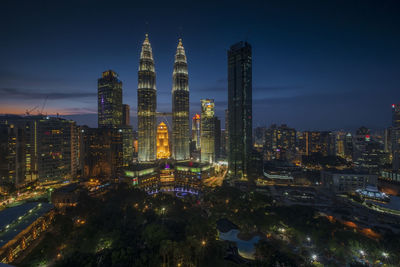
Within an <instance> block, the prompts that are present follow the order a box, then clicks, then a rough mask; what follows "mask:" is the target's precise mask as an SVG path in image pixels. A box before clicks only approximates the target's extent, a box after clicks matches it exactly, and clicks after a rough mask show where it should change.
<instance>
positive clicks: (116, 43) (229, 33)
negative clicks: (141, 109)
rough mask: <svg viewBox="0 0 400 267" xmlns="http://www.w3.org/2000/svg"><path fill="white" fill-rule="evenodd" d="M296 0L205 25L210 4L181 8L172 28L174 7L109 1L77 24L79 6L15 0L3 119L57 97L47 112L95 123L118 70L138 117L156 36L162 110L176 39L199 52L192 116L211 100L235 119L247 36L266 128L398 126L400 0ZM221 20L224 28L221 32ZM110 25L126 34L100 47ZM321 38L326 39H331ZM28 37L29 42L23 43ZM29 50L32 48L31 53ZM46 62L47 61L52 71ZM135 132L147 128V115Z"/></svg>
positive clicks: (194, 59)
mask: <svg viewBox="0 0 400 267" xmlns="http://www.w3.org/2000/svg"><path fill="white" fill-rule="evenodd" d="M290 3H291V2H290V1H288V2H284V3H282V5H275V4H271V3H265V4H261V3H257V2H254V3H251V4H248V5H246V6H241V4H242V3H241V2H240V1H239V2H234V4H233V5H232V6H230V7H225V5H224V4H223V3H218V4H215V8H214V9H213V10H209V12H210V16H208V17H209V19H208V20H202V21H203V22H204V23H203V24H201V25H199V26H197V24H196V23H195V22H196V21H198V20H199V18H201V17H203V16H204V12H205V10H206V8H205V6H199V8H196V9H193V7H191V6H190V5H184V6H183V7H179V8H177V9H176V10H174V11H172V10H170V11H171V15H173V14H178V13H179V14H181V16H182V17H181V19H172V20H167V22H166V23H165V25H164V24H162V22H163V21H164V20H163V18H166V16H167V15H166V13H168V12H163V11H164V10H165V8H166V6H165V5H161V6H160V7H159V8H157V9H155V10H154V12H155V15H156V16H154V18H149V17H148V15H146V10H148V9H146V8H143V7H138V8H137V9H134V8H133V6H129V5H125V6H126V10H122V9H121V7H108V6H107V8H106V7H105V6H104V5H102V4H101V3H100V4H99V5H97V6H95V7H92V6H91V5H90V4H88V3H86V4H80V5H79V6H80V9H78V11H75V13H74V15H75V17H76V19H74V21H71V17H69V16H68V15H67V13H68V12H65V10H67V11H68V10H70V9H71V8H73V7H72V6H69V5H68V4H59V5H54V6H49V7H48V8H47V9H43V10H41V9H40V6H39V7H36V6H31V5H29V4H27V5H24V6H23V7H20V8H17V7H16V6H15V4H13V3H11V2H6V5H5V9H4V10H6V11H9V12H7V13H6V14H5V15H4V16H3V17H2V20H4V23H5V22H7V25H9V27H7V28H5V29H2V30H1V31H2V34H3V36H5V41H4V42H3V44H2V48H3V49H2V50H1V51H2V52H1V55H2V58H3V59H4V60H3V64H4V65H3V66H2V67H1V68H0V91H1V93H2V95H3V98H2V100H1V101H0V104H1V109H0V113H19V114H22V113H24V112H25V110H29V109H32V108H33V107H35V106H41V105H42V104H43V102H44V99H45V98H46V97H47V98H48V100H47V103H46V106H45V109H44V111H45V112H47V113H48V114H56V113H57V112H58V113H60V114H67V113H68V114H71V113H73V114H89V115H81V116H78V115H75V116H72V117H71V116H67V117H68V118H70V119H75V120H76V121H77V122H78V124H84V123H86V124H89V125H90V126H92V127H94V126H95V124H93V122H96V121H97V118H96V115H93V114H94V113H95V112H96V102H95V99H94V98H93V96H95V95H96V79H97V78H98V73H101V72H102V71H104V70H106V69H113V70H115V71H116V72H117V73H118V74H119V75H120V79H121V81H122V82H123V83H124V89H125V90H124V96H123V97H124V99H125V100H126V101H124V102H125V103H126V104H129V105H130V106H131V114H135V113H136V111H137V106H136V103H137V99H136V96H135V95H136V92H135V87H136V85H137V80H136V79H137V78H136V77H135V69H137V62H138V58H139V52H138V51H139V47H140V43H141V39H142V36H143V34H144V33H145V32H148V33H149V34H150V35H151V36H152V40H153V41H152V43H153V44H154V46H155V47H154V51H153V52H154V57H155V61H156V62H157V69H158V70H160V72H159V74H158V75H157V84H158V85H159V86H158V87H159V88H158V93H159V103H158V104H159V108H158V111H168V110H170V109H171V103H170V85H171V83H172V77H171V71H172V61H173V59H171V56H170V55H171V54H172V53H174V52H175V50H176V45H175V44H176V39H177V38H178V37H182V38H183V41H184V43H185V48H186V49H187V50H188V53H190V59H189V62H188V64H189V72H190V73H191V103H190V104H191V111H190V115H191V116H193V115H194V113H196V112H197V113H198V112H199V111H200V104H199V103H200V99H201V98H202V97H207V98H213V99H215V101H216V115H217V116H218V117H219V118H221V119H222V120H223V117H224V116H223V112H224V110H225V109H226V107H227V99H226V92H227V81H226V80H227V74H226V58H225V53H226V51H227V49H228V47H229V45H231V44H232V43H234V42H236V41H238V40H246V39H247V40H248V41H249V42H250V43H251V44H252V46H253V49H254V53H253V55H254V71H253V72H254V74H253V76H254V77H253V83H254V101H253V106H254V123H253V126H254V127H256V126H268V125H270V124H272V123H278V124H279V123H286V124H288V125H289V126H291V127H295V128H298V129H327V130H329V129H334V128H343V129H356V128H358V127H359V126H361V125H366V126H367V127H369V128H383V127H386V126H387V125H390V119H388V118H389V116H390V112H391V110H390V105H391V104H393V103H397V102H398V101H397V100H396V99H400V93H399V92H398V90H396V89H397V84H398V82H399V78H398V77H397V76H396V73H397V70H398V64H397V62H398V59H399V58H400V54H399V51H397V49H396V47H397V46H398V44H399V37H398V35H396V34H393V33H395V32H396V27H395V25H396V24H398V22H399V18H398V17H397V16H396V15H395V14H397V13H396V11H398V10H399V5H398V4H396V3H395V2H391V1H388V2H387V5H382V6H379V7H376V6H374V4H373V2H372V1H366V2H363V4H362V5H361V4H357V3H353V2H352V3H346V4H345V3H344V2H337V3H336V5H334V6H332V5H333V4H329V3H325V4H322V3H313V4H312V3H311V2H307V1H306V2H305V3H304V7H297V8H298V9H294V8H291V6H290ZM241 7H243V8H241ZM38 8H39V9H38ZM89 8H90V10H91V11H93V12H92V13H93V14H94V15H95V17H101V16H98V15H102V14H104V13H105V12H108V8H110V9H111V10H114V11H119V13H118V14H119V16H120V17H119V18H118V19H117V20H116V21H115V23H114V24H113V25H111V26H107V25H104V22H101V21H99V19H94V20H93V22H92V23H87V20H88V19H90V18H91V17H92V16H93V14H89V15H88V16H84V15H87V14H86V13H85V12H86V11H88V10H89ZM225 8H226V11H227V12H231V14H232V15H224V16H223V17H222V18H221V19H222V21H221V20H220V19H219V17H217V16H214V15H216V14H218V12H220V11H221V10H225ZM332 8H333V9H332ZM335 8H336V9H340V8H346V12H342V13H340V16H337V15H335V10H336V9H335ZM32 10H33V11H35V10H36V11H37V12H36V13H38V14H41V15H42V16H41V17H42V20H41V19H39V20H34V22H33V25H32V26H33V29H32V32H31V33H29V31H30V28H29V27H28V26H27V25H28V24H27V23H25V22H26V21H27V19H29V18H31V17H30V16H31V15H30V14H31V13H30V12H31V11H32ZM17 11H18V13H17ZM190 11H192V12H190ZM300 11H302V12H300ZM32 13H35V12H32ZM164 13H165V14H164ZM24 14H25V15H26V16H23V15H24ZM239 14H241V15H243V17H244V19H247V20H248V23H247V24H246V26H244V25H241V24H238V23H237V22H235V20H234V18H235V16H239ZM264 14H268V15H269V16H265V15H264ZM55 15H59V16H60V18H59V19H58V20H55V21H54V23H53V24H52V25H47V24H46V25H44V24H43V23H44V22H45V19H48V18H51V17H53V16H55ZM135 15H137V16H135ZM169 15H170V14H168V17H169ZM310 15H313V16H316V17H317V18H318V19H319V24H318V25H315V24H313V23H312V21H311V20H310V18H309V17H310ZM11 16H13V17H11ZM113 16H115V15H113ZM131 17H135V18H134V19H132V18H131ZM266 17H268V18H266ZM311 17H312V16H311ZM17 18H18V20H17ZM18 21H19V22H18ZM80 23H86V24H84V25H85V27H83V28H82V29H79V27H75V28H74V29H76V30H74V31H73V32H71V31H70V29H71V28H72V27H74V26H77V25H79V24H80ZM131 25H135V27H131ZM161 25H162V26H161ZM210 25H215V27H214V28H212V29H210ZM35 26H36V27H35ZM103 26H104V27H103ZM115 26H117V27H115ZM110 27H111V28H113V29H115V38H113V41H112V42H110V41H107V42H104V43H101V42H99V41H100V40H101V38H102V34H103V32H102V31H100V30H99V29H102V30H108V29H110ZM196 27H198V28H196ZM39 28H40V29H41V30H38V29H39ZM194 29H198V30H195V31H193V30H194ZM87 31H90V32H91V34H90V35H89V36H86V35H85V33H86V32H87ZM321 32H324V35H322V36H321V35H319V33H321ZM25 33H27V34H25ZM28 33H29V34H28ZM49 33H50V34H49ZM221 33H226V34H221ZM23 34H25V35H24V36H25V37H24V38H25V41H26V42H21V41H24V40H22V39H21V38H22V37H19V36H22V35H23ZM25 43H27V44H29V45H28V46H29V50H27V49H24V48H23V47H21V44H25ZM28 51H29V53H28ZM32 51H33V53H32ZM27 53H28V54H27ZM99 55H101V57H99ZM39 61H40V62H43V64H40V66H38V65H37V63H38V62H39ZM210 62H211V64H209V63H210ZM66 76H69V77H74V79H66ZM203 77H207V79H203ZM366 92H368V93H366ZM332 100H335V101H332ZM359 103H363V105H360V104H359ZM67 107H68V108H67ZM265 114H272V115H271V116H265ZM132 125H136V118H134V120H133V122H132ZM135 128H136V127H135Z"/></svg>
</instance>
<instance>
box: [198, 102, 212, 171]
mask: <svg viewBox="0 0 400 267" xmlns="http://www.w3.org/2000/svg"><path fill="white" fill-rule="evenodd" d="M200 136H201V138H200V143H201V161H203V162H210V163H211V162H214V161H215V117H214V99H202V100H201V130H200Z"/></svg>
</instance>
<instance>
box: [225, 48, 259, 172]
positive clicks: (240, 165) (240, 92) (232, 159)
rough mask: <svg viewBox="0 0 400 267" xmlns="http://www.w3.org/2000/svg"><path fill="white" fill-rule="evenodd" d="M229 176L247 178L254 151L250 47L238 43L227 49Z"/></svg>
mask: <svg viewBox="0 0 400 267" xmlns="http://www.w3.org/2000/svg"><path fill="white" fill-rule="evenodd" d="M228 116H229V118H228V122H229V123H228V124H229V129H228V134H229V137H228V139H229V152H228V165H229V176H230V177H232V178H239V179H242V178H243V179H247V176H248V172H249V163H250V156H251V152H252V145H253V142H252V56H251V46H250V44H249V43H247V42H239V43H237V44H234V45H233V46H231V48H230V49H229V51H228Z"/></svg>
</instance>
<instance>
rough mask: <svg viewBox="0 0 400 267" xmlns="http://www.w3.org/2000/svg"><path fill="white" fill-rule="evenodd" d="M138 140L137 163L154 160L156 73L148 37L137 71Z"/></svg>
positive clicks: (147, 36) (144, 42)
mask: <svg viewBox="0 0 400 267" xmlns="http://www.w3.org/2000/svg"><path fill="white" fill-rule="evenodd" d="M137 92H138V98H137V99H138V105H137V107H138V134H139V136H138V140H139V153H138V158H139V161H153V160H155V159H156V108H157V95H156V94H157V92H156V72H155V68H154V59H153V51H152V49H151V44H150V41H149V35H148V34H147V33H146V34H145V39H144V41H143V45H142V51H141V53H140V61H139V71H138V91H137Z"/></svg>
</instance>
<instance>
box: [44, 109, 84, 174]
mask: <svg viewBox="0 0 400 267" xmlns="http://www.w3.org/2000/svg"><path fill="white" fill-rule="evenodd" d="M37 125H38V126H37V127H38V128H37V140H38V147H37V151H38V171H39V180H41V181H52V180H62V179H71V178H75V176H76V173H77V169H78V167H79V144H78V140H79V139H78V131H77V127H76V123H75V122H74V121H71V120H65V119H61V118H55V117H42V118H40V119H38V120H37Z"/></svg>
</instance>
